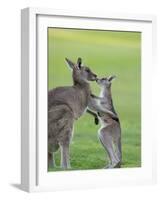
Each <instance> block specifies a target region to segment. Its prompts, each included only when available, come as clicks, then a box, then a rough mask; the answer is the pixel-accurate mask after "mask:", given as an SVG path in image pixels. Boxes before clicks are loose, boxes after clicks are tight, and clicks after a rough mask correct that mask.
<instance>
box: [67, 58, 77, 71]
mask: <svg viewBox="0 0 161 200" xmlns="http://www.w3.org/2000/svg"><path fill="white" fill-rule="evenodd" d="M65 61H66V63H67V65H68V67H69V68H71V69H74V68H75V66H76V64H75V63H73V62H72V61H71V60H69V59H68V58H65Z"/></svg>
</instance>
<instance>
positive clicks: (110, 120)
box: [88, 76, 122, 168]
mask: <svg viewBox="0 0 161 200" xmlns="http://www.w3.org/2000/svg"><path fill="white" fill-rule="evenodd" d="M114 78H115V76H110V77H107V78H101V79H97V80H96V81H97V83H98V84H99V85H100V87H101V92H100V96H99V97H97V96H95V95H91V98H90V101H89V105H88V106H89V108H90V109H92V110H95V111H97V112H98V116H99V121H100V122H101V125H102V126H101V128H100V130H99V132H98V137H99V139H100V141H101V143H102V145H103V147H104V148H105V150H106V151H107V153H108V155H109V158H110V163H109V165H107V166H106V168H116V167H120V166H121V159H122V152H121V126H120V121H119V118H118V115H117V113H116V111H115V109H114V106H113V101H112V94H111V84H112V80H113V79H114ZM100 108H102V109H108V110H110V111H111V112H113V113H114V114H115V116H112V115H109V113H107V112H101V111H100Z"/></svg>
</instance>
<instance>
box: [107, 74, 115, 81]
mask: <svg viewBox="0 0 161 200" xmlns="http://www.w3.org/2000/svg"><path fill="white" fill-rule="evenodd" d="M115 78H116V76H115V75H113V76H109V77H107V79H108V81H110V82H112V80H114V79H115Z"/></svg>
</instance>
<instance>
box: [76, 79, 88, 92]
mask: <svg viewBox="0 0 161 200" xmlns="http://www.w3.org/2000/svg"><path fill="white" fill-rule="evenodd" d="M74 86H75V87H76V88H78V89H82V90H85V91H87V93H90V85H89V83H87V82H84V81H81V82H79V81H74Z"/></svg>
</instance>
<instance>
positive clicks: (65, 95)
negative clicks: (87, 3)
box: [48, 58, 97, 169]
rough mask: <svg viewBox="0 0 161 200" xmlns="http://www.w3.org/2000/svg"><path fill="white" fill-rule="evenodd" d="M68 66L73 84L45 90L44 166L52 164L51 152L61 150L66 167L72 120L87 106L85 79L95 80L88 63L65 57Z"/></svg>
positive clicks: (88, 94)
mask: <svg viewBox="0 0 161 200" xmlns="http://www.w3.org/2000/svg"><path fill="white" fill-rule="evenodd" d="M66 62H67V64H68V66H69V67H70V68H71V69H72V76H73V85H72V86H65V87H57V88H55V89H52V90H50V91H49V92H48V166H49V167H54V166H55V161H54V152H56V151H57V150H58V149H59V147H60V150H61V167H62V168H64V169H67V168H70V157H69V145H70V142H71V138H72V132H73V123H74V121H75V120H77V119H78V118H79V117H80V116H81V115H82V114H83V113H84V112H85V111H86V109H87V105H88V99H89V98H90V94H91V90H90V85H89V83H88V81H95V80H96V77H97V75H96V74H94V73H93V72H92V71H91V70H90V69H89V68H88V67H86V66H82V63H81V59H80V58H78V61H77V63H76V64H75V63H74V62H72V61H70V60H69V59H67V58H66Z"/></svg>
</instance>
